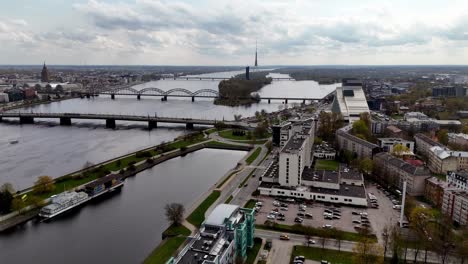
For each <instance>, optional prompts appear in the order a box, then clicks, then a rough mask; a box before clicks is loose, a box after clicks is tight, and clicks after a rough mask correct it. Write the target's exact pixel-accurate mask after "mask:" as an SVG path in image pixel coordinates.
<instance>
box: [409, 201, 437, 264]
mask: <svg viewBox="0 0 468 264" xmlns="http://www.w3.org/2000/svg"><path fill="white" fill-rule="evenodd" d="M433 218H434V216H433V214H432V211H431V210H430V209H427V208H423V207H420V206H417V207H414V208H413V209H412V211H411V212H410V216H409V219H410V221H411V223H412V226H413V227H414V228H413V230H414V231H415V234H416V236H417V237H418V241H419V243H417V244H416V248H415V249H414V263H416V260H417V257H418V254H419V250H420V249H421V246H424V248H425V249H426V256H427V246H428V245H429V244H430V243H431V241H432V237H431V236H430V234H429V230H428V225H429V222H430V221H432V220H433Z"/></svg>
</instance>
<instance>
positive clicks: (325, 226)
mask: <svg viewBox="0 0 468 264" xmlns="http://www.w3.org/2000/svg"><path fill="white" fill-rule="evenodd" d="M322 227H323V228H332V225H329V224H326V225H323V226H322Z"/></svg>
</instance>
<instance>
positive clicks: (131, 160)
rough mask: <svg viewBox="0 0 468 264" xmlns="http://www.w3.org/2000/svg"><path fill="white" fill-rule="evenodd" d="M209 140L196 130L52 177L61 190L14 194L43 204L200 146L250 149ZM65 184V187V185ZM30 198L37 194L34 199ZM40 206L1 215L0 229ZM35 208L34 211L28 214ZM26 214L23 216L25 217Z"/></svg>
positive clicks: (11, 224)
mask: <svg viewBox="0 0 468 264" xmlns="http://www.w3.org/2000/svg"><path fill="white" fill-rule="evenodd" d="M212 142H213V141H212V140H211V139H208V138H207V136H206V135H205V134H204V133H198V134H196V135H192V136H185V138H184V139H182V140H177V141H174V142H172V143H168V144H159V145H157V146H153V147H150V148H145V149H143V150H139V151H136V152H133V153H130V154H127V155H124V156H121V157H117V158H114V159H111V160H108V161H104V162H102V163H99V164H96V165H93V166H90V167H88V168H85V169H83V170H80V171H77V172H73V173H70V174H68V175H65V176H62V177H59V178H56V179H54V183H55V184H60V185H61V186H64V188H63V189H60V188H55V189H54V190H52V191H50V192H46V193H42V194H34V193H33V189H34V186H32V187H29V188H27V189H25V190H22V191H21V192H19V193H18V194H17V196H18V197H19V196H23V195H28V196H29V197H30V199H29V200H31V201H37V200H38V199H39V201H42V202H41V204H43V203H47V202H48V199H49V197H50V196H52V195H55V194H58V193H61V192H63V191H68V190H78V189H81V188H83V187H84V185H86V184H88V183H90V182H92V181H95V180H96V179H98V178H101V177H103V176H106V175H109V174H121V175H122V176H123V177H124V178H128V177H132V176H134V175H136V174H138V173H140V172H142V171H144V170H147V169H149V168H152V167H154V166H156V165H158V164H160V163H162V162H165V161H167V160H170V159H173V158H175V157H179V156H184V155H187V154H189V153H192V152H195V151H198V150H201V149H204V148H212V149H227V150H243V151H245V150H250V149H251V148H252V147H250V146H242V145H229V144H213V143H212ZM65 186H66V187H67V188H65ZM31 197H37V198H38V199H34V198H31ZM37 207H40V205H39V204H26V207H25V208H23V209H21V210H20V211H19V212H12V213H10V214H8V215H4V216H2V217H1V218H0V219H1V221H0V232H2V231H5V230H7V229H9V228H12V227H14V226H16V225H19V224H21V223H24V222H25V221H27V220H30V219H32V218H34V217H36V216H37V213H38V211H39V210H37V209H36V208H37ZM33 211H35V213H31V212H33ZM25 216H27V218H25Z"/></svg>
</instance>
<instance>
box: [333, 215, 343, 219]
mask: <svg viewBox="0 0 468 264" xmlns="http://www.w3.org/2000/svg"><path fill="white" fill-rule="evenodd" d="M332 218H333V219H341V217H339V216H338V215H334V216H332Z"/></svg>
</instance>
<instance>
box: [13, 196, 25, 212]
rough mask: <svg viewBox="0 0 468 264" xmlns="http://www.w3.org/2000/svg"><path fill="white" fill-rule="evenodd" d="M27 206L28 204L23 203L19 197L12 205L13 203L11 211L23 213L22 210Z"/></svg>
mask: <svg viewBox="0 0 468 264" xmlns="http://www.w3.org/2000/svg"><path fill="white" fill-rule="evenodd" d="M25 206H26V203H25V202H24V201H23V199H21V198H19V197H17V198H14V199H13V201H12V203H11V209H12V210H13V211H19V212H20V213H21V210H22V209H23V208H24V207H25Z"/></svg>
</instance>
